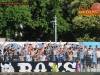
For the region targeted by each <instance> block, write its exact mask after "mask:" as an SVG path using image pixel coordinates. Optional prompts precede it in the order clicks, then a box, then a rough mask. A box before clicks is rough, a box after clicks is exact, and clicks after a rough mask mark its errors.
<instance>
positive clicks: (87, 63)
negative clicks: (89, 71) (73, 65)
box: [86, 59, 92, 67]
mask: <svg viewBox="0 0 100 75" xmlns="http://www.w3.org/2000/svg"><path fill="white" fill-rule="evenodd" d="M91 64H92V60H91V59H88V60H86V66H87V67H88V66H89V67H91Z"/></svg>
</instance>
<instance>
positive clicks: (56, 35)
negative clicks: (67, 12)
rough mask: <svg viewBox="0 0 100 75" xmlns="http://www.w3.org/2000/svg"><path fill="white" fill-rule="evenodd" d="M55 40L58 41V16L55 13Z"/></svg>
mask: <svg viewBox="0 0 100 75" xmlns="http://www.w3.org/2000/svg"><path fill="white" fill-rule="evenodd" d="M54 18H55V42H57V20H56V19H57V17H56V15H55V17H54Z"/></svg>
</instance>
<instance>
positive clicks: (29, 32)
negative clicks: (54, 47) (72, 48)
mask: <svg viewBox="0 0 100 75" xmlns="http://www.w3.org/2000/svg"><path fill="white" fill-rule="evenodd" d="M0 2H29V5H0V35H1V37H6V38H12V39H16V40H21V41H22V40H23V41H25V40H30V41H36V40H38V41H39V39H40V40H41V41H47V40H52V41H54V28H53V23H51V21H53V20H54V16H55V15H56V16H57V34H58V36H57V37H58V40H62V41H96V39H97V38H99V37H100V35H99V33H100V22H99V21H100V16H92V17H87V16H79V15H78V7H79V6H83V5H84V6H88V5H90V6H91V5H92V4H93V3H94V2H99V0H81V1H80V0H69V1H68V0H53V1H51V0H14V1H13V0H0ZM19 24H22V25H23V29H21V28H20V27H19ZM15 32H17V33H18V36H17V38H15ZM20 32H22V33H23V36H22V37H21V36H20ZM94 37H95V38H94ZM89 39H90V40H89ZM91 39H92V40H91Z"/></svg>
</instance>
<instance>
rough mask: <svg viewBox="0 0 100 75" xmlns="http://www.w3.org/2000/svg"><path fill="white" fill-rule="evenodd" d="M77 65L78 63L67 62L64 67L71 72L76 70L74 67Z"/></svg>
mask: <svg viewBox="0 0 100 75" xmlns="http://www.w3.org/2000/svg"><path fill="white" fill-rule="evenodd" d="M69 65H71V66H72V68H70V67H68V66H69ZM75 66H76V63H70V62H67V63H65V64H64V68H65V69H66V71H70V72H75V69H73V68H75Z"/></svg>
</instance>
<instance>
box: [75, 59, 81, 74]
mask: <svg viewBox="0 0 100 75" xmlns="http://www.w3.org/2000/svg"><path fill="white" fill-rule="evenodd" d="M75 72H80V60H78V61H77V62H76V68H75Z"/></svg>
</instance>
